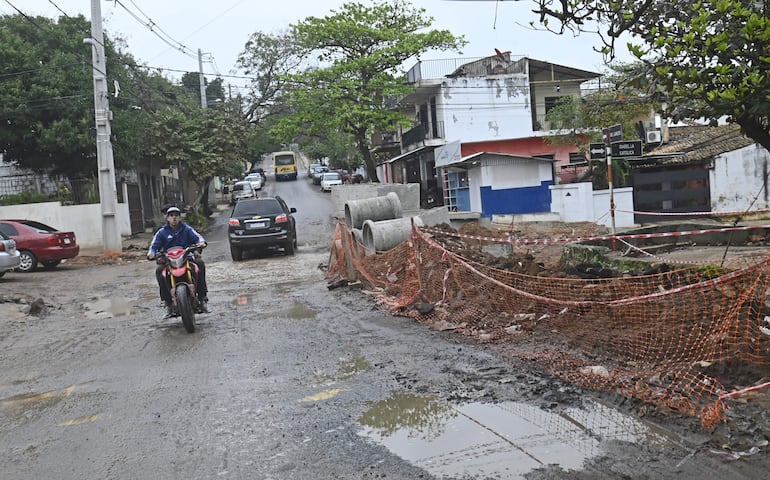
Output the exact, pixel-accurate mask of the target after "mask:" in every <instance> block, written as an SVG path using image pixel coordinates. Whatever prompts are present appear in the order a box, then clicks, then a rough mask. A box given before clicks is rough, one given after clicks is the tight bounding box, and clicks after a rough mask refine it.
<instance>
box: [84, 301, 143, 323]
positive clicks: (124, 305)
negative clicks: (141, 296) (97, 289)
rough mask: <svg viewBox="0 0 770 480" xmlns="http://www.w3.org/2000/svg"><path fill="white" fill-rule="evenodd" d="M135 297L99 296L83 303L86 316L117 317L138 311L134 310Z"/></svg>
mask: <svg viewBox="0 0 770 480" xmlns="http://www.w3.org/2000/svg"><path fill="white" fill-rule="evenodd" d="M134 303H136V300H135V299H129V298H99V299H96V300H94V301H93V302H87V303H84V304H83V308H84V309H85V316H86V318H91V319H94V318H115V317H123V316H126V315H131V314H134V313H137V312H136V311H135V310H134Z"/></svg>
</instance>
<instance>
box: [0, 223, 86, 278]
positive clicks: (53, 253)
mask: <svg viewBox="0 0 770 480" xmlns="http://www.w3.org/2000/svg"><path fill="white" fill-rule="evenodd" d="M0 232H3V233H4V234H6V235H7V236H9V237H11V238H12V239H14V240H15V241H16V249H17V250H18V251H19V253H20V254H21V263H20V265H19V270H21V271H22V272H31V271H33V270H35V269H36V268H37V264H38V263H42V264H43V266H44V267H45V268H53V267H55V266H57V265H58V264H60V263H61V261H62V260H64V259H67V258H74V257H77V256H78V253H80V247H79V246H78V244H77V241H76V240H75V233H74V232H60V231H58V230H56V229H55V228H53V227H49V226H48V225H45V224H43V223H40V222H36V221H34V220H0Z"/></svg>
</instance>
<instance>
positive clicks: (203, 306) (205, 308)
mask: <svg viewBox="0 0 770 480" xmlns="http://www.w3.org/2000/svg"><path fill="white" fill-rule="evenodd" d="M198 313H211V312H210V311H209V305H208V302H207V301H206V300H201V301H200V304H199V305H198Z"/></svg>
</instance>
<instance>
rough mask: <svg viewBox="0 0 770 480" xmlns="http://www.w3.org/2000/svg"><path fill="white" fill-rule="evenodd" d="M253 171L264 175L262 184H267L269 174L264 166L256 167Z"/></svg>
mask: <svg viewBox="0 0 770 480" xmlns="http://www.w3.org/2000/svg"><path fill="white" fill-rule="evenodd" d="M252 173H258V174H260V175H262V186H265V185H267V174H266V173H265V169H264V168H262V167H258V168H255V169H254V170H253V171H252Z"/></svg>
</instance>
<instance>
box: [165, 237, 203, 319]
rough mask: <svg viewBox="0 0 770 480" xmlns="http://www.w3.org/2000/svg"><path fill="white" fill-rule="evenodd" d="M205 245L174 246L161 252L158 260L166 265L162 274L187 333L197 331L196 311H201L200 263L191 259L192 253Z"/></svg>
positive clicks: (173, 309)
mask: <svg viewBox="0 0 770 480" xmlns="http://www.w3.org/2000/svg"><path fill="white" fill-rule="evenodd" d="M203 248H204V245H199V244H195V245H190V246H189V247H187V248H182V247H172V248H169V249H168V251H166V252H159V253H158V257H157V261H158V263H160V264H163V265H164V268H163V271H162V273H161V274H162V275H163V278H164V280H165V284H166V288H168V291H169V293H170V294H171V308H172V311H173V312H174V316H175V317H176V316H181V317H182V325H184V328H185V330H187V333H193V332H195V313H196V312H197V313H201V311H202V310H201V303H200V301H199V300H198V296H197V295H196V292H197V283H198V264H196V263H195V262H193V261H192V260H190V258H189V255H190V253H192V252H194V251H196V250H201V249H203Z"/></svg>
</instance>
